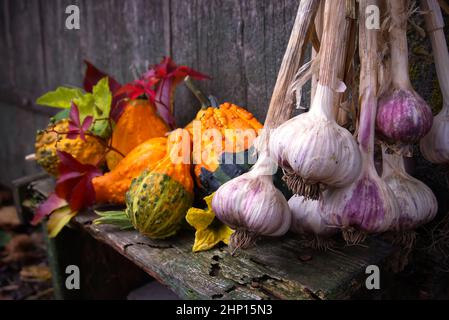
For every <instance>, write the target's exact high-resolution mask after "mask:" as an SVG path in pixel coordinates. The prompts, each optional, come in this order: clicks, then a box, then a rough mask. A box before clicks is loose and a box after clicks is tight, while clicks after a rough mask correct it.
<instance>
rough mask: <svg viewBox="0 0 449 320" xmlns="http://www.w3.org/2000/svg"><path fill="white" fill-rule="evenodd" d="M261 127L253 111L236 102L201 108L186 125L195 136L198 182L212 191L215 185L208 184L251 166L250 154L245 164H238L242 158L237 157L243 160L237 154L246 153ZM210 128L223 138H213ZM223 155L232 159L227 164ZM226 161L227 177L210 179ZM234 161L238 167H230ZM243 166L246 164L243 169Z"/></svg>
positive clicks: (232, 175)
mask: <svg viewBox="0 0 449 320" xmlns="http://www.w3.org/2000/svg"><path fill="white" fill-rule="evenodd" d="M195 121H196V122H195ZM197 123H198V124H200V125H198V124H197ZM262 128H263V126H262V124H261V123H260V122H259V121H257V119H256V118H255V117H254V115H253V114H252V113H250V112H248V111H247V110H245V109H243V108H241V107H239V106H237V105H235V104H231V103H224V104H222V105H220V107H218V108H214V107H208V108H205V109H202V110H200V111H199V112H198V114H197V115H196V117H195V119H194V121H192V122H191V123H190V124H189V125H188V126H187V127H186V129H187V130H188V131H189V132H190V134H191V135H192V137H193V163H194V164H196V165H195V168H194V172H195V177H196V180H197V183H198V184H199V185H200V186H202V187H203V189H206V191H207V192H208V193H212V192H213V191H215V190H216V189H209V190H208V187H207V185H211V184H217V183H219V184H218V186H219V185H221V184H222V183H224V182H226V181H228V180H230V179H232V178H235V177H237V176H238V175H240V174H242V173H244V172H246V171H247V170H248V169H249V168H250V167H251V166H249V165H248V163H247V159H248V157H247V156H246V157H245V161H243V166H240V165H236V163H238V162H239V161H236V159H239V160H240V158H239V157H238V156H236V154H238V153H241V155H243V153H244V152H245V151H247V150H248V148H250V147H251V146H252V144H253V142H254V139H255V138H257V135H258V134H259V130H261V129H262ZM209 129H216V130H218V131H217V133H220V135H221V141H216V140H214V138H215V137H214V136H213V134H214V133H213V132H211V134H210V135H209V134H208V133H207V131H208V130H209ZM209 132H210V130H209ZM223 155H226V156H230V157H231V158H229V157H228V158H227V159H233V161H231V163H228V164H225V161H223V160H224V157H223ZM220 160H221V161H220ZM223 165H225V167H226V168H225V169H224V170H225V171H226V172H227V173H229V174H230V176H229V177H228V179H226V180H225V181H220V182H219V181H210V180H211V178H213V173H214V172H216V171H217V170H218V169H219V168H220V167H221V166H223ZM233 165H236V166H237V167H236V168H235V170H234V169H232V168H231V167H232V166H233ZM241 167H245V169H244V171H242V168H241ZM207 181H208V182H207Z"/></svg>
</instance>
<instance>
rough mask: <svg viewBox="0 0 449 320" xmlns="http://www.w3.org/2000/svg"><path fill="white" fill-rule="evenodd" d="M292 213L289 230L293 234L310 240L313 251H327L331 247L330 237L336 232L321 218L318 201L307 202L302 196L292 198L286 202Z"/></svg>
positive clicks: (335, 229)
mask: <svg viewBox="0 0 449 320" xmlns="http://www.w3.org/2000/svg"><path fill="white" fill-rule="evenodd" d="M288 205H289V207H290V211H291V212H292V224H291V227H290V230H291V231H292V232H293V233H296V234H300V235H305V236H307V237H309V238H310V242H309V245H310V246H311V247H312V248H314V249H327V248H328V247H330V246H331V240H330V237H332V236H333V235H334V234H336V233H337V232H338V229H337V228H332V227H330V226H328V225H327V224H326V223H325V222H324V220H323V219H322V218H321V215H322V213H321V205H320V202H319V201H318V200H307V199H305V198H304V197H302V196H296V195H295V196H293V197H291V198H290V200H288Z"/></svg>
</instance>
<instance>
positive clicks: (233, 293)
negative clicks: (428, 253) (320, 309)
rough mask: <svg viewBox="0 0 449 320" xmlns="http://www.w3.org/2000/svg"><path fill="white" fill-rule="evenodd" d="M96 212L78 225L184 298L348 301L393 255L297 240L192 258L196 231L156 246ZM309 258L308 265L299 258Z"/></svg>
mask: <svg viewBox="0 0 449 320" xmlns="http://www.w3.org/2000/svg"><path fill="white" fill-rule="evenodd" d="M94 218H95V215H94V214H93V213H83V214H81V215H79V216H77V217H76V218H75V221H74V224H75V225H77V226H78V227H81V228H82V229H85V230H87V232H89V233H90V234H91V235H92V236H93V237H95V238H96V239H97V240H99V241H102V242H104V243H106V244H108V245H110V246H112V247H113V248H114V249H115V250H117V251H118V252H120V253H121V254H123V255H124V256H125V257H127V258H128V259H130V260H131V261H133V262H134V263H136V264H137V265H139V266H140V267H141V268H142V269H143V270H145V271H146V272H147V273H149V274H150V275H151V276H153V277H154V278H156V279H157V280H158V281H160V282H161V283H163V284H165V285H167V286H168V287H169V288H171V289H172V290H173V291H175V293H177V294H178V295H179V296H180V297H182V298H194V299H333V298H349V297H350V296H351V295H352V294H354V293H355V292H357V291H358V290H360V288H361V286H362V285H363V283H364V282H363V281H362V280H363V279H362V277H363V276H364V271H365V268H366V266H367V265H370V264H376V265H381V264H382V263H383V261H384V259H386V258H387V257H388V256H389V255H390V254H391V253H392V251H393V249H392V247H391V246H389V245H387V244H385V243H384V242H382V241H380V240H376V239H372V240H371V241H370V242H369V243H368V245H367V247H361V246H360V247H356V246H354V247H344V246H340V247H338V248H337V249H336V250H334V251H328V252H316V251H313V250H310V249H307V248H304V247H303V246H302V244H301V242H300V241H299V240H298V239H295V238H294V237H291V236H287V237H284V238H280V239H269V240H268V239H266V240H262V241H260V242H259V243H258V245H257V246H256V247H255V248H252V249H249V250H246V251H243V252H240V253H239V254H238V255H237V256H234V257H232V256H231V255H230V254H229V252H228V250H227V249H226V248H218V249H214V250H211V251H208V252H201V253H196V254H194V253H192V252H191V246H192V244H193V235H192V232H191V231H190V232H187V231H186V232H181V233H180V234H179V235H177V236H176V237H174V238H172V239H169V240H163V241H153V240H150V239H148V238H146V237H144V236H141V235H139V234H138V233H137V232H135V231H119V230H117V229H116V228H115V227H112V226H104V225H100V226H97V225H93V224H91V222H92V220H93V219H94ZM304 255H307V256H309V258H308V259H307V261H301V259H300V257H302V256H304Z"/></svg>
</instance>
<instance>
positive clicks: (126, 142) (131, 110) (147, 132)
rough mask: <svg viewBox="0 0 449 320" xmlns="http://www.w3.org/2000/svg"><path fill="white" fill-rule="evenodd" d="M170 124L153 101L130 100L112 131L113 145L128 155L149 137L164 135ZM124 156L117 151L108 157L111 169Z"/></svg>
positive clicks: (109, 153)
mask: <svg viewBox="0 0 449 320" xmlns="http://www.w3.org/2000/svg"><path fill="white" fill-rule="evenodd" d="M168 130H169V128H168V125H167V124H166V123H165V122H164V120H162V118H161V117H160V116H159V115H158V114H157V112H156V108H155V106H154V104H153V103H151V102H150V101H148V100H144V99H136V100H131V101H129V102H128V104H127V106H126V107H125V110H124V111H123V114H122V115H121V116H120V118H119V120H118V121H117V124H116V126H115V128H114V130H113V132H112V137H111V139H112V141H111V142H112V143H111V145H112V147H113V148H114V149H116V150H118V151H120V152H121V153H122V154H123V155H125V156H126V155H127V154H128V153H129V152H130V151H131V150H133V149H134V148H135V147H137V146H138V145H140V144H141V143H143V142H145V141H146V140H148V139H151V138H155V137H162V136H164V135H165V134H166V133H167V131H168ZM122 159H123V157H122V156H121V155H120V154H118V153H117V152H115V151H110V152H108V155H107V157H106V161H107V165H108V168H109V170H113V169H114V168H115V167H116V166H117V164H118V163H119V162H120V160H122Z"/></svg>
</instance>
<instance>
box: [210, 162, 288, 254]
mask: <svg viewBox="0 0 449 320" xmlns="http://www.w3.org/2000/svg"><path fill="white" fill-rule="evenodd" d="M273 165H274V166H275V163H274V162H273V160H271V159H270V158H268V157H266V156H261V157H260V158H259V159H258V161H257V163H256V164H255V165H254V167H253V168H252V169H251V171H249V172H247V173H245V174H243V175H241V176H239V177H237V178H235V179H232V180H231V181H228V182H227V183H225V184H223V185H222V186H221V187H220V188H219V189H218V190H217V191H216V193H215V196H214V198H213V199H212V208H213V210H214V212H215V215H216V217H217V218H218V219H219V220H220V221H222V222H223V223H225V224H227V225H228V226H230V227H231V228H232V229H234V230H235V232H234V234H233V235H232V236H231V241H230V247H231V248H234V249H237V248H245V247H248V246H250V245H251V244H252V243H253V242H254V241H255V238H256V237H257V236H273V237H275V236H282V235H284V234H285V233H286V232H287V231H288V230H289V228H290V223H291V212H290V208H289V206H288V203H287V200H286V199H285V197H284V195H283V194H282V193H281V192H280V191H279V190H278V189H276V187H275V186H274V185H273V178H272V169H270V167H272V166H273Z"/></svg>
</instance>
